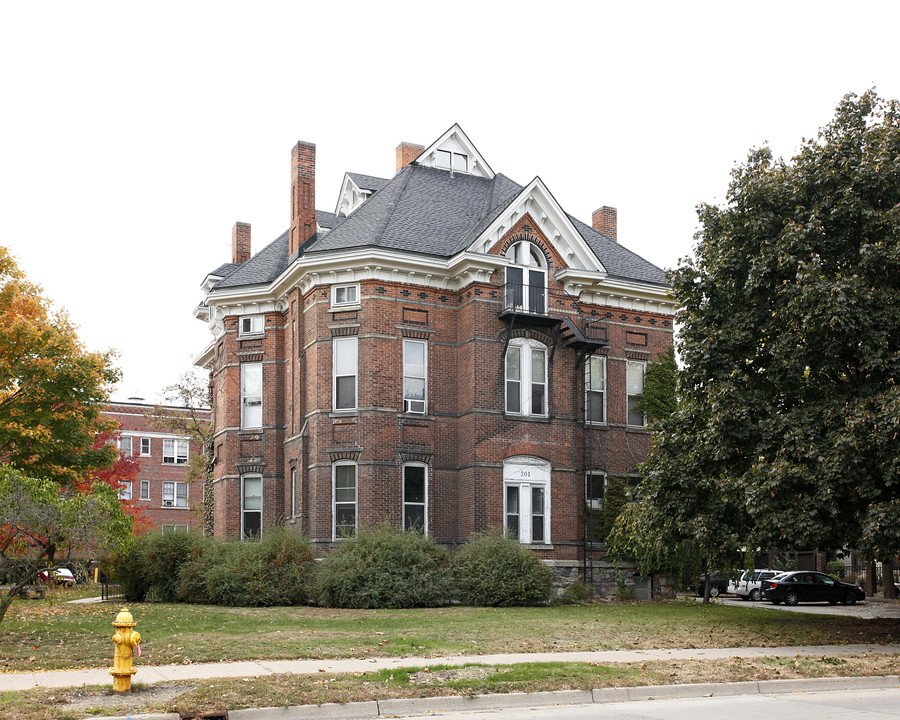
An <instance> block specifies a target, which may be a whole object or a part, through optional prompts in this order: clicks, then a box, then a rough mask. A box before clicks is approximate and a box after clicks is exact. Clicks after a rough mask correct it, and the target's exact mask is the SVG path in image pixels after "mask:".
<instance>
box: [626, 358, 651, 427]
mask: <svg viewBox="0 0 900 720" xmlns="http://www.w3.org/2000/svg"><path fill="white" fill-rule="evenodd" d="M638 369H639V370H640V386H641V387H640V390H641V391H640V392H632V391H633V390H636V389H637V388H636V387H634V384H635V380H636V378H635V377H634V376H633V373H634V372H636V371H637V370H638ZM646 374H647V363H646V362H644V361H643V360H628V361H627V362H626V364H625V423H626V424H627V425H628V427H646V426H647V417H646V416H645V415H644V413H641V422H640V423H639V424H637V423H633V422H631V406H632V403H633V402H637V401H639V400H640V398H641V396H642V395H643V394H644V378H645V377H646ZM635 412H637V411H635Z"/></svg>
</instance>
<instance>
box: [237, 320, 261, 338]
mask: <svg viewBox="0 0 900 720" xmlns="http://www.w3.org/2000/svg"><path fill="white" fill-rule="evenodd" d="M263 321H264V318H263V316H262V315H244V316H243V317H241V319H240V328H241V332H240V334H241V335H253V334H254V333H261V332H263V331H264V330H265V324H264V322H263Z"/></svg>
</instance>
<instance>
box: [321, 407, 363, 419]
mask: <svg viewBox="0 0 900 720" xmlns="http://www.w3.org/2000/svg"><path fill="white" fill-rule="evenodd" d="M328 417H332V418H345V417H359V409H358V408H353V409H352V410H332V411H331V412H330V413H328Z"/></svg>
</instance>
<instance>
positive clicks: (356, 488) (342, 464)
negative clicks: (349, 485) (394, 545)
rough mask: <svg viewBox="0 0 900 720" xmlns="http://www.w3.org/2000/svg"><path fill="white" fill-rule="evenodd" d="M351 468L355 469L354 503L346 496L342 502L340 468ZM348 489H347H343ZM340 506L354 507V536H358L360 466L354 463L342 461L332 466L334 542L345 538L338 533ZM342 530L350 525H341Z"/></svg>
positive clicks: (332, 528) (332, 537)
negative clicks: (338, 477)
mask: <svg viewBox="0 0 900 720" xmlns="http://www.w3.org/2000/svg"><path fill="white" fill-rule="evenodd" d="M344 467H350V468H353V501H352V502H351V501H349V500H347V499H345V496H343V495H342V497H341V499H340V501H339V500H338V487H337V476H338V468H344ZM342 489H346V488H342ZM338 505H342V506H346V505H352V506H353V533H352V534H353V535H355V534H356V531H357V528H358V527H359V466H358V465H357V464H356V463H355V462H352V461H346V460H342V461H339V462H336V463H334V464H333V465H332V466H331V539H332V540H335V541H337V540H340V539H341V538H343V537H344V535H345V533H341V532H339V531H338V522H337V518H338ZM340 527H341V528H347V527H349V525H341V526H340Z"/></svg>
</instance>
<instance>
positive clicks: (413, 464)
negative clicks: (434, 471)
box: [400, 462, 428, 535]
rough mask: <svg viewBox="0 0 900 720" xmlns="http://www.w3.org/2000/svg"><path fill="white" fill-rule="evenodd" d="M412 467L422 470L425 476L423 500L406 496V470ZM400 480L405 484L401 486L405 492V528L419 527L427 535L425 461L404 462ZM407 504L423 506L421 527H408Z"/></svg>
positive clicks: (426, 477) (426, 474) (423, 480)
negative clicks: (415, 499)
mask: <svg viewBox="0 0 900 720" xmlns="http://www.w3.org/2000/svg"><path fill="white" fill-rule="evenodd" d="M410 468H416V469H421V470H422V475H423V478H422V482H423V487H422V502H418V501H409V500H407V498H406V471H407V470H409V469H410ZM400 482H401V483H402V485H403V487H402V488H401V492H402V494H403V518H402V523H403V529H404V530H412V529H417V530H421V531H422V533H423V534H424V535H427V534H428V466H427V465H426V464H425V463H416V462H410V463H404V464H403V466H402V468H401V471H400ZM407 505H411V506H412V505H414V506H416V507H421V508H422V518H423V520H422V527H421V528H410V527H407V523H406V519H407V514H406V506H407Z"/></svg>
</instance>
